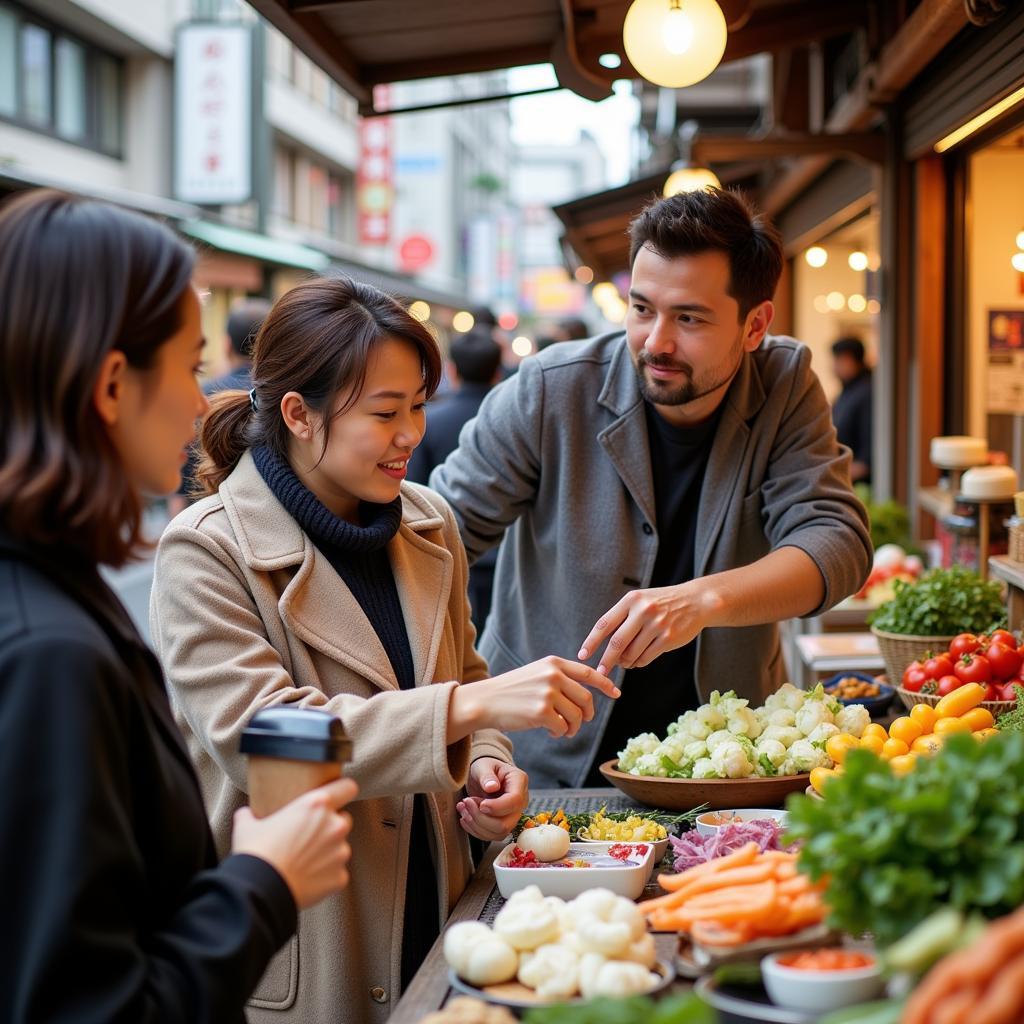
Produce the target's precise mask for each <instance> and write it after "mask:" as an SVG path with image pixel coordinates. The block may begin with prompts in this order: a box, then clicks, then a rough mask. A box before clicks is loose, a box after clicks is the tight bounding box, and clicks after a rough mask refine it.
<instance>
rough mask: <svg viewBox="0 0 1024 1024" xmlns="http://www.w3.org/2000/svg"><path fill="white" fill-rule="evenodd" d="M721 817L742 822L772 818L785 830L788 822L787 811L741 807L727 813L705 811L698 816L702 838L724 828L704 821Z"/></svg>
mask: <svg viewBox="0 0 1024 1024" xmlns="http://www.w3.org/2000/svg"><path fill="white" fill-rule="evenodd" d="M719 815H721V816H722V817H728V818H739V819H740V820H741V821H764V820H766V819H768V818H772V819H774V820H775V821H777V822H778V823H779V824H780V825H781V826H782V827H783V828H785V827H786V821H787V820H788V814H787V813H786V812H785V811H780V810H778V809H777V808H776V809H772V808H768V807H739V808H733V809H731V810H725V811H705V812H704V813H703V814H699V815H698V816H697V831H698V832H699V833H700V834H701V835H702V836H712V835H714V834H715V833H716V832H717V831H718V830H719V829H720V828H722V827H723V825H721V824H712V823H711V822H709V821H706V820H702V819H707V818H713V817H718V816H719ZM724 824H730V825H731V824H732V822H731V821H729V822H725V823H724Z"/></svg>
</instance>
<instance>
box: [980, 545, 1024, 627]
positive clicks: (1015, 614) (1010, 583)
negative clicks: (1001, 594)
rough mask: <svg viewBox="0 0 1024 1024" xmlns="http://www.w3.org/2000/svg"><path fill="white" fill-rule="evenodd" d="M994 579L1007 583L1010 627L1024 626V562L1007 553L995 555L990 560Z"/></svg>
mask: <svg viewBox="0 0 1024 1024" xmlns="http://www.w3.org/2000/svg"><path fill="white" fill-rule="evenodd" d="M988 571H989V574H990V575H991V576H992V578H993V579H996V580H1002V581H1003V582H1004V583H1006V585H1007V591H1008V592H1007V596H1006V612H1007V617H1008V622H1009V628H1010V629H1021V628H1022V627H1024V562H1015V561H1014V560H1013V559H1012V558H1009V557H1008V556H1006V555H993V556H992V557H991V558H990V559H989V560H988Z"/></svg>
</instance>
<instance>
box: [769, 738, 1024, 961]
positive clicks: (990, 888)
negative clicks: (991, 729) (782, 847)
mask: <svg viewBox="0 0 1024 1024" xmlns="http://www.w3.org/2000/svg"><path fill="white" fill-rule="evenodd" d="M786 833H787V838H789V839H794V840H800V841H802V842H803V847H802V849H801V851H800V860H799V868H800V870H801V871H803V872H805V873H806V874H808V875H810V877H811V878H812V879H821V878H824V877H828V878H829V879H830V881H829V884H828V889H827V891H826V897H825V898H826V902H827V903H828V904H829V907H830V908H831V916H830V923H831V924H833V925H834V926H836V927H838V928H841V929H842V930H844V931H847V932H850V933H852V934H854V935H859V934H860V933H861V932H872V933H873V934H874V936H875V937H876V939H877V941H878V943H879V944H880V945H881V946H888V945H890V944H892V943H894V942H895V941H896V940H898V939H900V938H902V937H903V936H904V935H906V934H907V933H908V932H909V931H911V929H913V928H914V926H915V925H917V924H919V923H920V922H921V921H923V920H924V919H925V918H926V917H928V916H929V915H930V914H931V913H932V912H933V911H935V910H938V909H939V908H941V907H944V906H952V907H954V908H956V909H959V910H962V911H965V912H970V911H975V910H976V911H978V912H979V913H981V914H982V915H984V916H985V917H997V916H999V915H1000V914H1006V913H1009V912H1010V911H1011V910H1014V909H1016V908H1017V907H1019V906H1020V905H1021V903H1024V735H1022V734H1021V733H1008V734H1006V735H1002V736H994V737H992V738H991V739H989V740H986V742H984V743H978V742H977V741H976V740H974V739H972V738H971V737H970V736H963V735H959V736H951V737H950V738H949V740H948V741H947V742H946V744H945V745H944V746H943V748H942V750H941V751H940V752H939V753H938V754H937V755H936V756H935V757H928V758H921V759H919V760H918V761H917V763H916V764H915V766H914V768H913V770H912V771H910V772H909V773H908V774H906V775H904V776H902V777H900V776H897V775H895V774H894V773H893V772H892V770H891V769H890V768H889V766H888V765H887V764H886V763H885V762H884V761H882V760H880V759H879V758H877V757H875V756H874V755H872V754H870V753H869V752H868V751H863V750H854V751H851V753H850V754H849V756H848V757H847V759H846V761H845V762H844V773H843V774H842V775H840V776H837V777H835V778H833V779H831V780H830V781H829V784H828V791H827V794H826V798H825V799H824V800H811V799H809V798H808V797H806V796H796V797H793V798H791V799H790V801H789V820H788V825H787V830H786Z"/></svg>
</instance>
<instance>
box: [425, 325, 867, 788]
mask: <svg viewBox="0 0 1024 1024" xmlns="http://www.w3.org/2000/svg"><path fill="white" fill-rule="evenodd" d="M810 364H811V353H810V350H809V349H808V348H807V347H806V346H804V345H802V344H800V343H799V342H797V341H794V340H793V339H792V338H785V337H770V338H766V339H765V341H764V342H763V343H762V345H761V346H760V347H759V348H758V349H757V350H756V351H755V352H753V353H750V354H748V355H747V356H746V357H745V358H744V360H743V363H742V365H741V368H740V370H739V373H738V374H737V376H736V378H735V379H734V381H733V382H732V384H731V385H730V387H729V390H728V392H727V393H726V396H725V398H724V399H723V402H724V409H723V411H722V416H721V420H720V421H719V425H718V428H717V431H716V434H715V438H714V441H713V444H712V448H711V453H710V457H709V460H708V466H707V472H706V474H705V477H704V485H703V490H702V492H701V499H700V517H699V520H698V523H697V537H696V559H695V567H694V568H695V575H696V576H698V577H699V576H704V575H709V574H711V573H716V572H722V571H724V570H726V569H734V568H737V567H740V566H744V565H749V564H750V563H752V562H755V561H757V560H758V559H759V558H762V557H763V556H765V555H767V554H768V553H769V552H771V551H772V550H775V549H777V548H780V547H785V546H793V547H797V548H800V549H801V550H803V551H805V552H806V553H807V554H808V555H809V556H810V557H811V558H812V559H813V560H814V562H815V564H816V565H817V566H818V568H819V569H820V571H821V575H822V579H823V580H824V583H825V596H824V599H823V601H822V603H821V607H820V608H817V609H815V610H814V611H813V612H811V614H818V613H820V612H821V611H823V610H825V609H827V608H830V607H832V606H833V605H835V604H836V603H838V602H839V601H841V600H842V599H843V598H844V597H846V596H848V595H849V594H852V593H854V592H855V591H856V590H857V589H858V588H859V587H860V586H861V584H862V582H863V581H864V579H865V578H866V577H867V574H868V571H869V570H870V565H871V555H872V549H871V541H870V536H869V532H868V522H867V515H866V513H865V511H864V508H863V506H862V505H861V503H860V502H859V501H858V500H857V498H856V496H855V495H854V493H853V490H852V489H851V486H850V476H849V465H850V453H849V451H848V450H847V449H845V448H841V447H840V446H839V444H838V443H837V441H836V434H835V430H834V429H833V426H832V418H831V415H830V410H829V406H828V403H827V401H826V399H825V395H824V393H823V391H822V389H821V385H820V383H819V382H818V378H817V377H816V376H815V374H814V372H813V371H812V370H811V365H810ZM430 484H431V487H433V488H434V489H435V490H436V491H437V492H438V493H440V494H441V495H442V496H443V497H445V498H446V499H447V500H448V502H449V503H450V504H451V506H452V508H453V509H454V511H455V514H456V517H457V519H458V522H459V526H460V530H461V533H462V539H463V542H464V543H465V546H466V551H467V554H468V556H469V559H470V561H471V562H472V561H473V560H474V559H476V558H479V557H480V555H481V554H483V552H484V551H486V550H487V549H488V548H491V547H493V546H494V545H496V544H498V543H499V542H501V541H502V539H503V538H504V543H502V545H501V550H500V552H499V554H498V566H497V573H496V578H495V584H494V601H493V605H492V608H491V614H490V617H489V619H488V621H487V625H486V627H485V629H484V632H483V635H482V637H481V640H480V645H479V648H480V652H481V653H482V654H483V655H484V657H485V658H486V659H487V662H488V664H489V666H490V671H491V673H492V674H493V675H498V674H499V673H501V672H505V671H508V670H509V669H512V668H516V667H517V666H520V665H524V664H527V663H529V662H531V661H533V660H535V659H537V658H541V657H543V656H545V655H547V654H557V655H561V656H562V657H565V658H575V657H576V653H577V651H578V650H579V647H580V644H581V643H582V642H583V640H584V639H585V638H586V636H587V634H588V633H589V632H590V630H591V628H592V627H593V625H594V623H595V622H596V621H597V619H598V618H600V616H601V615H602V614H603V613H604V612H606V611H607V610H608V609H609V608H611V607H612V605H614V604H615V602H616V601H618V600H619V599H620V598H621V597H622V596H623V595H625V594H626V593H628V592H629V591H631V590H635V589H638V588H642V587H646V586H648V585H649V584H650V580H651V574H652V572H653V570H654V562H655V557H656V555H657V552H658V545H659V544H662V543H672V538H671V537H659V536H658V532H657V516H656V514H655V509H654V485H653V481H652V475H651V464H650V449H649V445H648V438H647V423H646V419H645V416H644V406H643V399H642V397H641V395H640V391H639V388H638V384H637V377H636V371H635V369H634V366H633V362H632V359H631V357H630V354H629V351H628V349H627V347H626V341H625V334H624V332H622V331H616V332H613V333H611V334H605V335H602V336H600V337H597V338H592V339H589V340H586V341H582V342H577V343H572V342H563V343H562V344H559V345H553V346H551V347H550V348H548V349H546V350H545V351H543V352H541V353H540V354H539V355H538V356H536V357H535V358H531V359H527V360H525V361H524V362H523V364H522V366H521V367H520V369H519V372H518V373H517V374H516V375H515V377H513V378H511V379H509V380H508V381H506V382H504V383H503V384H501V385H499V386H498V387H496V388H495V389H494V390H493V391H491V393H490V394H489V395H488V396H487V398H486V399H485V400H484V402H483V404H482V405H481V407H480V412H479V415H478V416H477V417H476V419H474V420H471V421H470V422H469V423H468V424H466V426H465V428H464V429H463V431H462V434H461V436H460V438H459V447H458V448H457V449H456V451H454V452H453V453H452V454H451V456H449V458H448V460H447V461H446V462H445V463H444V464H443V465H441V466H439V467H438V468H437V469H436V470H435V471H434V473H433V474H432V476H431V478H430ZM596 661H597V659H596V657H595V658H594V659H592V660H591V664H596ZM621 675H622V670H621V669H616V670H615V676H616V677H617V681H619V680H621ZM696 681H697V687H698V690H699V692H700V694H701V697H702V699H707V697H708V695H709V693H710V692H711V691H712V690H715V689H718V690H728V689H735V690H736V692H737V693H739V694H740V695H741V696H744V697H748V698H750V699H751V700H753V701H760V700H761V699H762V698H763V697H764V696H765V695H766V694H767V693H769V692H771V691H772V690H774V689H776V688H777V687H778V686H779V685H781V683H782V682H783V681H784V666H783V661H782V651H781V647H780V644H779V636H778V628H777V626H776V625H775V624H774V623H769V624H766V625H761V626H746V627H743V628H734V629H728V628H715V629H706V630H704V632H703V633H702V634H701V635H700V637H699V638H698V640H697V658H696ZM595 705H596V713H595V716H594V720H593V721H592V722H590V723H588V724H586V725H585V726H584V727H583V728H582V729H581V730H580V731H579V733H578V734H577V735H576V736H575V737H574V738H572V739H569V740H553V739H551V738H550V737H549V736H548V734H547V733H546V732H545V731H544V730H533V731H531V732H526V733H518V734H516V736H515V737H514V738H513V739H514V748H515V759H516V763H517V764H518V765H519V766H520V767H522V768H524V769H526V771H528V772H529V775H530V783H531V785H532V786H534V787H544V786H565V785H569V786H577V785H580V784H581V782H582V780H583V778H584V776H585V775H586V772H587V769H588V768H589V765H590V762H591V760H592V759H593V756H594V754H595V752H596V750H597V746H598V743H599V742H600V738H601V736H602V734H603V731H604V728H605V726H606V724H607V722H608V718H609V715H610V714H611V710H612V702H611V701H610V700H609V699H608V698H605V697H603V696H601V695H599V694H595ZM666 724H667V723H665V722H652V723H651V729H652V731H656V730H658V729H664V728H665V726H666Z"/></svg>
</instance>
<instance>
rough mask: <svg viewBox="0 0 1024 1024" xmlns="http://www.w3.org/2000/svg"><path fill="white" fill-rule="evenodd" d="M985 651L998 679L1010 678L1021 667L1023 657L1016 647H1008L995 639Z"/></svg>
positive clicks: (993, 672) (993, 673)
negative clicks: (1021, 657)
mask: <svg viewBox="0 0 1024 1024" xmlns="http://www.w3.org/2000/svg"><path fill="white" fill-rule="evenodd" d="M983 653H984V656H985V657H986V658H987V659H988V663H989V665H990V666H991V668H992V675H993V676H994V677H995V678H996V679H1004V680H1005V679H1009V678H1010V677H1011V676H1014V675H1016V674H1017V671H1018V670H1019V669H1020V664H1021V659H1020V655H1019V654H1018V653H1017V649H1016V648H1015V647H1007V646H1006V645H1005V644H1001V643H997V642H996V641H995V640H993V641H992V643H990V644H989V645H988V647H986V648H985V650H984V652H983Z"/></svg>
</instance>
